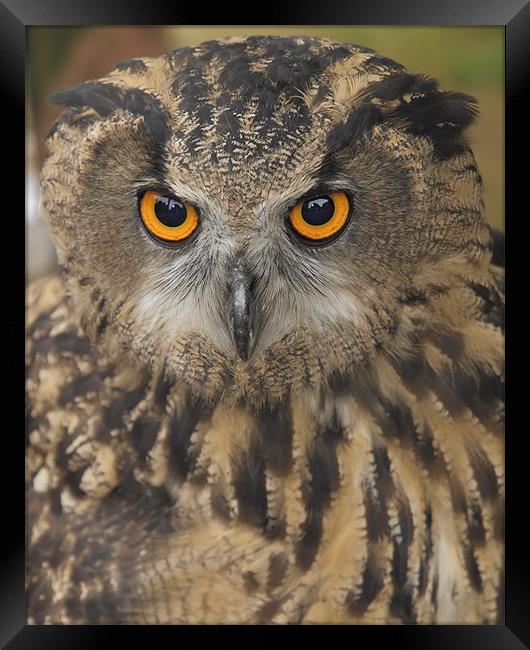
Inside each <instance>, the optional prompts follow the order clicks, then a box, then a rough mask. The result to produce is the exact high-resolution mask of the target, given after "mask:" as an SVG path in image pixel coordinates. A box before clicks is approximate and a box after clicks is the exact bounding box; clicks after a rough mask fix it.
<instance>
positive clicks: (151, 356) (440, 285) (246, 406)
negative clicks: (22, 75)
mask: <svg viewBox="0 0 530 650" xmlns="http://www.w3.org/2000/svg"><path fill="white" fill-rule="evenodd" d="M51 100H52V102H54V103H56V104H60V105H63V106H65V110H64V112H63V113H62V115H61V116H60V117H59V119H58V120H57V121H56V122H55V124H54V125H53V126H52V128H51V130H50V133H49V136H48V140H47V157H46V160H45V163H44V166H43V171H42V202H41V203H42V204H41V208H42V213H43V216H44V218H45V219H46V222H47V224H48V227H49V230H50V234H51V237H52V239H53V242H54V245H55V247H56V250H57V255H58V259H59V263H60V271H61V273H60V276H59V275H57V276H53V277H49V278H46V279H43V280H39V281H37V282H36V283H35V284H33V285H32V286H30V288H29V289H28V292H27V314H28V315H27V416H28V423H27V470H26V482H27V495H28V497H27V498H28V513H27V514H28V527H27V531H28V532H27V535H28V540H27V546H28V555H27V598H28V621H29V622H30V623H37V624H41V623H51V624H59V623H62V624H95V623H102V624H115V623H126V624H136V623H138V624H179V623H232V624H251V623H255V624H265V623H348V624H353V623H362V624H366V623H377V624H385V623H390V624H392V623H406V624H410V623H495V622H498V621H499V620H501V619H502V609H501V603H502V598H503V517H504V515H503V494H504V481H503V395H504V393H503V357H504V350H503V304H504V298H503V296H504V290H503V277H504V275H503V268H502V266H501V263H500V256H499V251H500V247H499V246H496V245H495V241H496V239H495V238H494V237H493V236H492V233H491V231H490V229H489V228H488V226H487V225H486V222H485V220H484V215H483V212H484V210H483V199H482V183H481V177H480V174H479V171H478V170H477V166H476V163H475V160H474V157H473V154H472V152H471V150H470V147H469V145H468V143H467V142H466V138H465V131H466V127H468V126H469V125H470V124H471V123H472V122H473V120H474V118H475V117H476V115H477V107H476V103H475V100H474V99H473V98H472V97H469V96H467V95H465V94H462V93H459V92H448V91H444V90H441V89H440V88H439V86H438V84H437V82H436V81H435V80H433V79H431V78H429V77H426V76H423V75H421V74H413V73H410V72H408V71H407V70H406V69H405V68H404V67H403V66H402V65H399V64H398V63H396V62H395V61H393V60H391V59H388V58H385V57H383V56H380V55H378V54H377V53H376V52H374V51H373V50H370V49H367V48H364V47H359V46H357V45H350V44H340V43H335V42H333V41H330V40H326V39H314V38H308V37H304V36H300V37H293V38H286V37H277V36H267V37H262V36H260V37H245V38H228V39H222V40H213V41H209V42H206V43H203V44H201V45H199V46H197V47H193V48H182V49H177V50H173V51H170V52H168V53H167V54H165V55H164V56H161V57H159V58H150V59H140V58H138V59H132V60H127V61H123V62H121V63H119V64H118V65H117V66H116V68H115V69H114V70H113V71H112V72H110V73H109V74H108V75H107V76H106V77H104V78H102V79H99V80H96V81H89V82H86V83H82V84H80V85H77V86H75V87H73V88H69V89H67V90H63V91H60V92H58V93H56V94H55V95H53V96H52V98H51ZM497 249H499V250H497Z"/></svg>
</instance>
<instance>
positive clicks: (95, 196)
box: [42, 37, 488, 401]
mask: <svg viewBox="0 0 530 650" xmlns="http://www.w3.org/2000/svg"><path fill="white" fill-rule="evenodd" d="M54 100H55V101H56V102H58V103H64V104H67V105H68V106H69V108H68V109H67V111H66V112H65V113H64V114H63V116H62V117H61V118H60V120H59V121H58V123H57V124H56V125H55V127H54V128H53V129H52V133H51V135H50V139H49V155H48V158H47V161H46V163H45V167H44V171H43V193H42V195H43V203H42V205H43V212H44V214H45V216H46V218H47V220H48V223H49V225H50V230H51V233H52V236H53V238H54V241H55V243H56V247H57V250H58V254H59V259H60V261H61V264H62V266H63V269H64V271H65V274H66V277H67V281H68V285H69V287H70V291H71V293H72V296H73V299H74V301H75V302H76V304H77V307H78V311H79V313H80V314H81V315H82V324H83V326H84V328H85V330H86V331H87V333H88V334H89V336H91V337H92V338H93V339H94V340H95V341H96V342H98V343H100V344H107V345H111V346H114V347H116V348H120V349H122V348H126V349H128V350H130V351H132V353H133V355H134V356H136V357H137V358H138V359H139V360H140V362H141V363H142V364H145V365H148V366H150V367H154V366H159V365H160V364H163V365H164V368H165V371H166V372H167V373H168V375H170V376H171V377H172V379H173V380H174V381H177V380H178V381H182V382H184V383H185V384H187V385H188V386H190V387H191V389H192V390H195V391H199V392H201V393H208V394H210V395H214V394H218V393H219V392H220V391H225V392H227V391H231V392H232V393H233V395H234V396H235V397H237V399H240V398H241V397H242V396H247V397H249V396H254V397H255V396H256V395H260V400H262V401H263V400H265V401H268V400H269V401H274V400H275V399H279V398H281V397H282V396H284V395H285V394H286V392H287V391H290V390H304V389H305V388H307V387H309V386H312V385H317V384H322V383H326V382H328V383H329V382H331V381H335V380H336V379H337V377H341V376H344V375H347V376H350V375H351V374H352V373H356V372H358V371H359V369H360V368H362V367H364V366H365V365H366V363H367V361H368V360H369V359H370V358H371V357H373V355H376V354H378V353H379V351H380V350H381V349H384V348H387V349H388V348H390V347H392V346H394V347H396V349H397V348H398V347H401V348H405V347H406V346H407V345H410V340H411V336H412V335H413V332H414V328H415V327H416V326H417V324H415V323H414V322H412V321H411V319H410V318H408V316H407V307H408V305H409V304H410V301H411V300H414V298H411V296H413V297H414V295H415V294H414V288H415V286H416V285H417V283H418V281H419V280H418V279H419V278H420V277H423V276H424V275H425V274H426V273H429V274H430V275H431V276H432V277H431V278H430V284H431V285H432V286H433V287H436V286H438V285H440V283H443V282H447V268H449V267H450V266H452V265H453V266H454V265H455V264H458V259H463V258H465V259H466V261H468V260H469V259H474V260H476V261H477V263H478V262H479V260H480V259H481V258H482V257H483V256H484V255H485V254H487V243H488V235H487V232H485V228H484V226H483V225H482V222H481V219H480V215H481V187H480V177H479V175H478V172H477V170H476V167H475V165H474V162H473V158H472V155H471V153H470V152H469V150H468V148H467V146H466V145H465V143H464V141H463V139H462V135H461V133H462V130H463V129H464V128H465V127H466V126H467V125H468V124H469V123H470V122H471V120H472V118H473V116H474V114H475V111H474V107H473V104H472V100H471V98H469V97H466V96H464V95H460V94H458V93H444V92H442V91H440V90H439V89H438V87H437V85H436V83H435V82H433V81H431V80H429V79H426V78H424V77H420V76H417V75H411V74H409V73H407V72H406V71H405V70H404V68H403V67H402V66H400V65H398V64H396V63H394V62H393V61H390V60H388V59H384V58H382V57H380V56H378V55H377V54H376V53H374V52H372V51H371V50H367V49H363V48H360V47H357V46H353V45H340V44H336V43H332V42H330V41H325V40H316V39H310V38H305V37H300V38H292V39H291V38H280V37H259V38H258V37H250V38H246V39H228V40H225V41H212V42H209V43H205V44H203V45H200V46H198V47H196V48H192V49H189V48H185V49H183V50H175V51H173V52H170V53H168V54H167V55H166V56H164V57H161V58H159V59H150V60H134V61H128V62H124V63H122V64H119V65H118V66H117V68H116V70H114V71H113V72H112V73H111V74H110V75H109V76H108V77H106V78H104V79H102V80H99V81H97V82H91V83H86V84H82V85H80V86H77V87H75V88H72V89H69V90H66V91H62V92H60V93H58V94H57V95H55V96H54ZM448 215H449V217H448ZM450 215H453V216H452V217H451V216H450ZM448 218H449V221H448Z"/></svg>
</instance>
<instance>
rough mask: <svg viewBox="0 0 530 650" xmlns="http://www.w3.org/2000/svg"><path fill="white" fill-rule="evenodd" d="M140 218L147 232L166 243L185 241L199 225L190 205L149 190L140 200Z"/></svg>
mask: <svg viewBox="0 0 530 650" xmlns="http://www.w3.org/2000/svg"><path fill="white" fill-rule="evenodd" d="M140 216H141V217H142V221H143V224H144V226H145V227H146V228H147V230H148V232H150V233H151V234H152V235H154V236H155V237H157V238H158V239H161V240H163V241H167V242H177V241H181V240H183V239H187V238H188V237H190V236H191V235H193V233H194V232H195V231H196V230H197V226H198V225H199V214H198V212H197V209H196V208H194V207H193V206H192V205H191V204H190V203H185V202H184V201H181V200H179V199H174V198H172V197H170V196H165V195H164V194H159V193H158V192H153V191H151V190H149V191H148V192H146V193H145V194H144V195H143V196H142V198H141V199H140Z"/></svg>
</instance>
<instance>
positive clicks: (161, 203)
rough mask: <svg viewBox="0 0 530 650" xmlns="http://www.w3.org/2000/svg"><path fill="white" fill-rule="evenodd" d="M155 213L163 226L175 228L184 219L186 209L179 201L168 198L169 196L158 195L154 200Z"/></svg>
mask: <svg viewBox="0 0 530 650" xmlns="http://www.w3.org/2000/svg"><path fill="white" fill-rule="evenodd" d="M155 214H156V216H157V217H158V219H159V220H160V221H161V222H162V223H163V224H164V226H168V227H169V228H176V227H177V226H182V224H183V223H184V222H185V221H186V215H187V210H186V206H185V205H184V204H183V203H181V202H180V201H175V199H170V198H169V196H159V197H158V198H157V199H156V201H155Z"/></svg>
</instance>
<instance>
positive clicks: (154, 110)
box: [49, 81, 170, 142]
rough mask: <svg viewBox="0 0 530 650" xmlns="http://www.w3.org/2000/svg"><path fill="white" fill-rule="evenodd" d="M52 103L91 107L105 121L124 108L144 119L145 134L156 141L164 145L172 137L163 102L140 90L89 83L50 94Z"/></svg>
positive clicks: (74, 106) (101, 83)
mask: <svg viewBox="0 0 530 650" xmlns="http://www.w3.org/2000/svg"><path fill="white" fill-rule="evenodd" d="M49 101H50V102H51V103H52V104H63V105H65V106H70V107H73V108H81V107H87V108H92V109H93V110H94V111H96V113H97V114H98V115H99V116H100V117H102V118H105V117H107V116H108V115H110V114H111V113H112V112H114V111H115V110H116V109H118V108H121V109H123V110H125V111H128V112H129V113H131V114H132V115H134V116H142V117H143V126H144V129H145V131H146V132H147V133H148V135H150V136H152V137H153V138H154V139H155V140H156V141H158V142H164V141H165V140H167V138H168V137H169V134H170V130H169V126H168V116H167V113H166V111H165V110H164V109H163V107H162V104H161V103H160V101H159V100H158V99H157V98H156V97H155V96H154V95H152V94H150V93H147V92H145V91H143V90H139V89H138V88H119V87H118V86H115V85H114V84H110V83H104V82H90V81H89V82H86V83H82V84H79V85H77V86H72V87H71V88H67V89H65V90H60V91H59V92H56V93H54V94H53V95H51V97H49Z"/></svg>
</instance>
